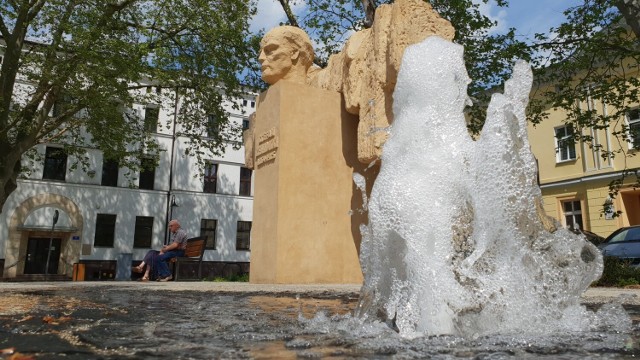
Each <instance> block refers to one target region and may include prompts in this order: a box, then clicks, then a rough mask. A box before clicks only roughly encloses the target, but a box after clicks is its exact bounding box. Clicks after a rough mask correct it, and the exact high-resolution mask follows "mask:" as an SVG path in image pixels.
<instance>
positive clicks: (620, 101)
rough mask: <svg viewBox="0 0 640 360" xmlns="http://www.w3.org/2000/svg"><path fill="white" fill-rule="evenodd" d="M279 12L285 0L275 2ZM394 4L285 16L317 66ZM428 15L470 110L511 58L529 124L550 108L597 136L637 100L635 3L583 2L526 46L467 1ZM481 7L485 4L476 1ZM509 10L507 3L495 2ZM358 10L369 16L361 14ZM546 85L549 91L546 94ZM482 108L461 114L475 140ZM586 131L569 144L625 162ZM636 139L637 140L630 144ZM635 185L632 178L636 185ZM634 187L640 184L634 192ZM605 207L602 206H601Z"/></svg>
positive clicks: (346, 5)
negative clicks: (530, 72) (447, 36)
mask: <svg viewBox="0 0 640 360" xmlns="http://www.w3.org/2000/svg"><path fill="white" fill-rule="evenodd" d="M279 1H280V3H281V4H282V6H283V7H284V8H285V10H287V9H288V4H289V0H279ZM391 2H393V0H383V1H378V2H376V1H375V0H359V1H357V0H331V1H330V0H314V1H308V2H307V10H308V11H307V12H306V13H305V14H304V16H302V17H301V18H300V19H295V18H293V14H292V12H291V11H290V10H287V11H285V12H286V14H287V15H288V16H289V23H291V24H294V25H299V26H301V27H303V28H305V29H306V30H307V31H308V32H309V33H310V34H311V36H312V37H314V38H315V39H317V43H319V44H322V47H321V48H319V49H318V51H317V53H318V54H319V56H320V59H319V60H318V61H317V63H319V64H324V63H326V59H327V56H328V55H329V54H332V53H334V52H336V51H337V50H339V48H340V47H341V45H342V42H343V40H344V39H343V37H344V36H345V34H349V33H350V32H352V31H357V30H360V29H362V28H363V27H369V26H371V22H372V21H371V12H372V10H371V9H374V8H376V7H377V6H379V4H383V3H391ZM428 2H429V3H431V5H432V6H433V8H434V9H435V10H436V11H437V12H438V13H439V14H440V15H441V16H442V17H444V18H445V19H447V20H449V21H450V22H451V23H452V24H453V26H454V28H455V29H456V35H455V38H454V42H456V43H458V44H461V45H463V46H464V47H465V62H466V66H467V71H468V72H469V75H470V77H471V79H472V81H473V82H472V83H471V84H470V86H469V94H470V95H471V97H472V99H473V100H474V102H475V103H476V104H486V103H487V102H488V100H489V97H490V95H491V93H492V92H493V91H494V88H495V87H496V86H500V85H501V84H502V83H503V82H504V81H505V80H506V78H507V77H508V76H510V73H511V67H512V65H513V61H514V60H515V59H517V58H520V59H524V60H527V61H530V62H531V64H532V65H533V67H534V70H535V76H536V84H537V85H538V87H536V88H534V93H533V95H534V96H533V97H532V101H531V103H530V104H529V108H528V114H529V117H530V120H531V121H532V122H533V123H538V122H540V121H542V120H544V119H545V118H546V117H547V116H548V114H549V111H550V110H551V109H553V108H556V109H563V110H565V111H566V113H567V120H566V122H567V124H571V125H572V126H573V128H574V129H577V130H581V129H590V128H595V129H602V128H606V127H608V126H609V125H610V124H614V123H615V122H620V121H621V119H623V118H624V112H625V111H626V110H627V109H628V108H629V106H630V105H634V104H636V105H637V103H638V99H640V93H639V91H640V79H639V78H638V70H637V68H638V63H640V62H639V61H640V52H639V50H640V47H639V46H638V39H640V0H584V2H583V3H581V4H579V5H577V6H572V7H570V8H567V9H566V10H565V11H564V14H565V16H566V21H565V22H563V23H562V24H560V25H559V26H557V27H553V28H551V29H549V30H548V31H547V32H545V33H542V34H535V36H534V37H533V38H529V39H527V38H525V37H523V36H521V35H520V34H518V33H517V31H516V29H514V28H511V29H508V30H507V31H504V32H502V33H496V32H494V31H492V28H493V27H494V26H495V25H496V24H495V22H493V21H492V20H491V19H489V18H488V17H486V16H485V15H483V14H482V13H481V12H480V11H479V2H477V1H475V2H474V1H471V0H431V1H428ZM482 2H484V3H487V2H488V0H482ZM495 4H496V5H497V6H499V7H508V5H509V2H508V1H507V0H496V1H495ZM363 9H368V10H367V11H366V12H365V11H364V10H363ZM549 84H553V85H552V86H548V85H549ZM587 98H589V99H594V100H600V101H603V102H605V103H607V104H608V106H610V108H611V109H614V111H611V112H609V113H608V114H598V113H597V112H596V111H595V110H585V109H581V108H580V107H579V106H578V105H577V104H578V102H579V101H584V100H585V99H587ZM484 108H485V107H484V106H473V107H471V108H469V109H467V111H468V113H469V115H470V124H469V127H470V130H472V131H473V132H474V133H478V132H479V131H480V130H481V128H482V125H483V123H484V119H485V117H486V114H485V109H484ZM628 130H629V129H628V127H626V126H625V125H623V126H622V130H621V131H617V132H615V133H614V134H613V135H615V136H616V137H617V138H618V139H619V140H620V142H621V143H622V141H627V140H630V139H629V134H630V133H629V131H628ZM589 134H590V132H588V131H584V132H582V131H575V132H574V140H575V141H584V142H585V143H587V144H589V145H590V146H595V147H598V148H600V150H601V151H602V156H603V157H614V156H616V155H623V156H629V155H633V154H628V153H627V152H626V151H625V148H624V147H620V148H616V149H602V148H601V146H600V145H598V144H595V143H594V142H593V138H592V137H591V136H590V135H589ZM638 136H640V134H636V137H638ZM636 174H637V169H625V170H624V171H623V176H622V177H621V178H619V179H617V180H616V181H614V182H612V184H611V190H612V191H611V195H612V196H615V195H616V193H617V190H618V189H619V187H620V186H621V185H622V184H623V183H624V180H625V177H628V176H629V175H633V176H635V175H636ZM636 178H637V177H636ZM639 185H640V184H639ZM605 205H606V204H605Z"/></svg>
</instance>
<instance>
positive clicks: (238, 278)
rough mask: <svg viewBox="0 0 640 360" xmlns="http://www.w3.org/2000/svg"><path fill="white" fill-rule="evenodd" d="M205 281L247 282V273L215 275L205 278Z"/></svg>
mask: <svg viewBox="0 0 640 360" xmlns="http://www.w3.org/2000/svg"><path fill="white" fill-rule="evenodd" d="M204 280H205V281H213V282H229V281H230V282H248V281H249V274H239V275H231V276H227V277H223V276H216V277H214V278H206V279H204Z"/></svg>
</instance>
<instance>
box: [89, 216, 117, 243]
mask: <svg viewBox="0 0 640 360" xmlns="http://www.w3.org/2000/svg"><path fill="white" fill-rule="evenodd" d="M115 233H116V215H112V214H98V217H97V218H96V234H95V236H94V238H93V246H98V247H113V239H114V238H115Z"/></svg>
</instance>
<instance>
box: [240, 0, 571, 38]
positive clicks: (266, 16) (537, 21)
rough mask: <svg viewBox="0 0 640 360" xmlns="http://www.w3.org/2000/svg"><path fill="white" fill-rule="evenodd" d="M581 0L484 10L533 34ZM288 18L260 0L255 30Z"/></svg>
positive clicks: (515, 0) (524, 1) (518, 1)
mask: <svg viewBox="0 0 640 360" xmlns="http://www.w3.org/2000/svg"><path fill="white" fill-rule="evenodd" d="M581 2H582V1H580V0H510V1H509V7H508V8H506V9H503V8H498V7H496V6H495V4H493V3H491V2H490V3H489V4H488V5H486V6H484V5H483V6H482V11H483V12H485V14H487V15H489V16H490V17H491V18H493V19H496V20H498V27H497V28H496V29H495V30H496V31H501V30H503V29H507V28H509V27H515V28H516V29H517V31H518V34H520V35H523V36H528V37H531V36H533V34H534V33H535V32H545V31H546V30H548V29H549V27H550V26H554V25H558V24H559V23H560V22H561V21H562V20H563V19H564V15H563V14H562V11H563V10H565V9H566V8H568V7H570V6H572V5H576V4H579V3H581ZM293 8H294V12H296V13H301V12H304V1H294V4H293ZM284 21H285V15H284V12H283V11H282V8H281V7H280V4H279V3H278V1H277V0H258V14H257V15H256V17H255V18H254V20H253V22H252V27H251V28H252V30H254V31H256V30H258V29H260V28H264V29H266V30H269V29H271V28H272V27H274V26H277V25H278V24H279V23H280V22H284Z"/></svg>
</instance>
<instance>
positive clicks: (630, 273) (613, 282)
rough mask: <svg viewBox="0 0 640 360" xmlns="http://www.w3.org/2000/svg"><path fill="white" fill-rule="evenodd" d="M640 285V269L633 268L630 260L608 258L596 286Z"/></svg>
mask: <svg viewBox="0 0 640 360" xmlns="http://www.w3.org/2000/svg"><path fill="white" fill-rule="evenodd" d="M638 284H640V268H636V267H633V266H631V261H630V260H625V259H619V258H614V257H608V256H606V257H605V258H604V270H603V271H602V277H601V278H600V280H598V281H597V282H596V283H595V285H596V286H619V287H623V286H627V285H638Z"/></svg>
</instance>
